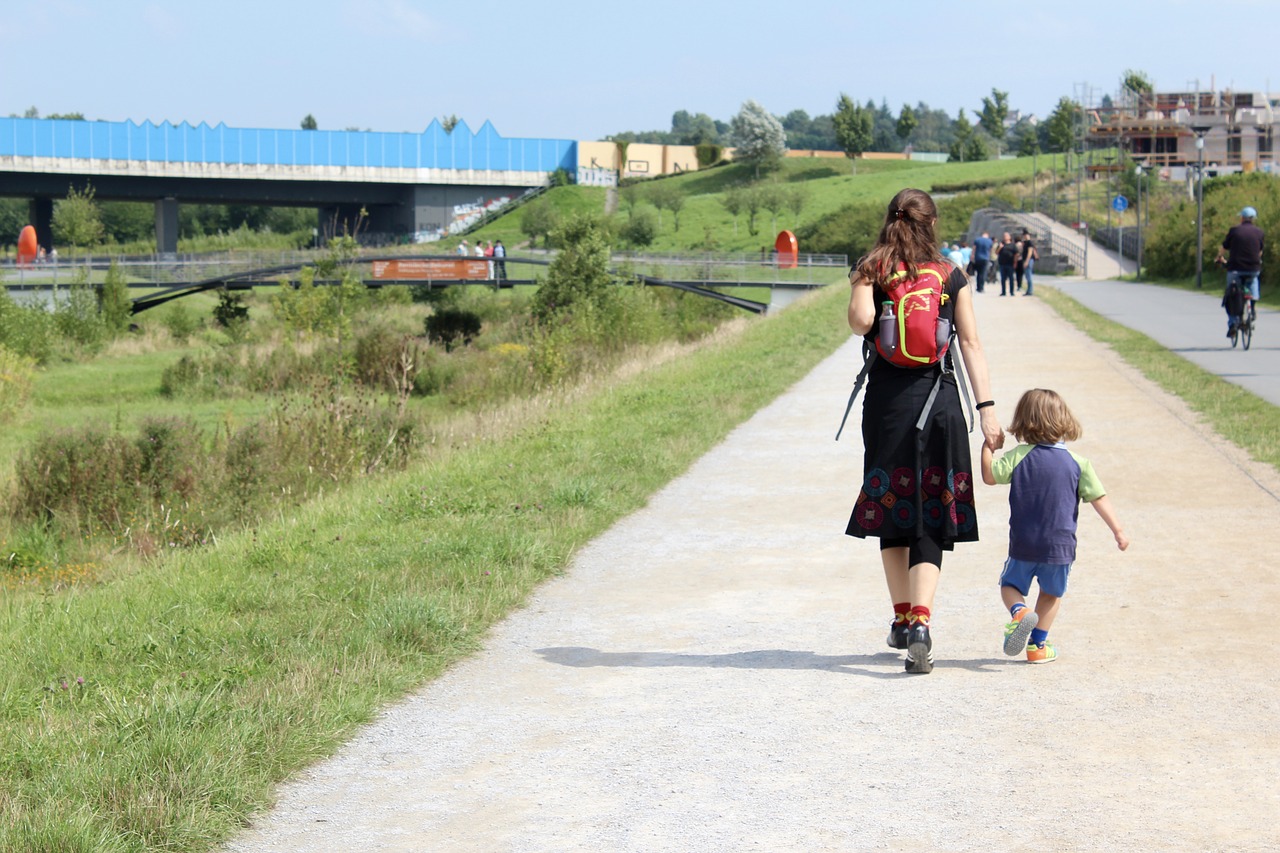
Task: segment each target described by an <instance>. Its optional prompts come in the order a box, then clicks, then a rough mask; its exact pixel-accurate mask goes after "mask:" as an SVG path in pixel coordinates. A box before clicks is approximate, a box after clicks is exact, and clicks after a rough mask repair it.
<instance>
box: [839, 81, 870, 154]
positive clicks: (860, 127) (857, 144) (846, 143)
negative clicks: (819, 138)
mask: <svg viewBox="0 0 1280 853" xmlns="http://www.w3.org/2000/svg"><path fill="white" fill-rule="evenodd" d="M832 121H834V122H835V126H836V144H837V145H839V146H840V150H842V151H844V153H845V156H846V157H848V158H849V160H850V162H852V161H853V159H854V158H855V157H857V156H858V155H859V154H861V153H862V152H863V151H866V150H867V148H868V147H869V146H870V145H871V140H872V134H873V132H874V118H873V117H872V115H871V113H870V112H868V111H867V109H866V108H865V107H861V106H858V105H857V104H855V103H854V102H853V99H852V98H850V97H849V96H848V95H846V94H844V93H843V92H841V93H840V97H839V99H838V100H837V101H836V112H835V115H834V116H832ZM853 171H854V174H857V172H858V166H857V164H856V163H855V164H854V165H853Z"/></svg>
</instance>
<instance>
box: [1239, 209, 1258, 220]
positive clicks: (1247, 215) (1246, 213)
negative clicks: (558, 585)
mask: <svg viewBox="0 0 1280 853" xmlns="http://www.w3.org/2000/svg"><path fill="white" fill-rule="evenodd" d="M1240 218H1241V219H1257V218H1258V211H1256V210H1254V209H1253V208H1252V207H1246V208H1245V209H1244V210H1242V211H1240Z"/></svg>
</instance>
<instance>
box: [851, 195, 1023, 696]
mask: <svg viewBox="0 0 1280 853" xmlns="http://www.w3.org/2000/svg"><path fill="white" fill-rule="evenodd" d="M937 218H938V209H937V207H936V206H935V205H934V202H933V199H932V198H930V197H929V194H928V193H926V192H924V191H922V190H918V189H904V190H902V191H901V192H899V193H898V194H897V195H896V196H894V197H893V200H892V201H890V202H889V206H888V210H887V212H886V215H885V220H884V224H883V226H882V227H881V229H880V234H879V237H878V239H877V240H876V243H875V245H874V247H873V248H872V249H871V251H870V252H869V253H867V255H866V256H865V257H863V258H862V259H861V260H859V261H858V263H857V264H856V265H855V266H854V268H853V270H852V272H851V273H850V276H849V283H850V286H851V291H852V292H851V294H850V298H849V327H850V328H851V329H852V330H853V331H854V333H855V334H858V335H862V336H863V337H864V339H865V342H866V344H867V346H868V347H870V348H871V349H869V350H868V352H869V353H873V355H871V356H869V358H870V361H869V364H868V366H867V369H866V378H867V386H866V396H865V398H864V400H863V408H862V440H863V448H864V451H863V478H862V484H861V488H860V490H859V492H858V497H857V500H856V502H855V505H854V508H853V512H852V514H851V515H850V518H849V524H848V526H847V528H846V530H845V532H846V533H847V534H848V535H849V536H854V537H857V538H860V539H868V538H870V539H879V540H880V560H881V563H882V564H883V567H884V574H885V581H886V584H887V585H888V588H889V598H890V601H891V603H892V604H893V611H894V616H893V622H892V623H891V625H890V629H889V638H888V641H889V645H890V646H891V647H893V648H897V649H905V650H906V652H907V658H906V670H907V672H914V673H927V672H930V671H931V670H932V669H933V637H932V635H931V633H930V620H931V618H932V613H933V602H934V594H935V592H936V591H937V587H938V580H939V578H940V576H941V573H942V555H943V552H944V551H950V550H952V548H953V546H954V544H955V543H956V542H972V541H976V540H977V538H978V524H977V516H976V514H975V512H974V503H973V473H972V472H973V466H972V462H971V459H970V451H969V431H968V426H967V424H966V422H965V412H964V409H963V407H962V405H961V402H960V393H959V390H958V386H957V376H956V373H955V369H954V367H955V365H954V362H953V358H952V355H951V353H950V351H949V349H945V348H944V347H942V346H941V339H943V338H944V337H946V338H947V339H948V340H949V339H950V338H949V335H946V336H944V335H943V334H941V333H936V332H935V330H934V329H933V328H930V329H928V331H927V334H928V338H929V343H928V346H930V347H936V349H937V350H938V351H937V352H933V353H931V354H932V355H935V356H939V355H940V357H939V358H937V360H936V361H934V362H933V363H931V364H927V365H925V366H918V367H902V366H899V365H898V364H896V363H895V360H896V356H895V355H891V354H890V353H891V352H892V353H896V352H897V351H898V344H899V343H900V342H899V341H897V339H896V332H895V331H893V330H895V329H897V328H898V324H897V323H896V322H894V318H893V317H892V316H891V315H889V314H888V312H889V311H890V310H892V308H893V305H894V302H893V301H892V300H890V299H889V293H890V292H892V293H894V294H896V295H897V296H898V297H899V299H900V300H903V301H905V300H906V299H908V298H910V299H911V300H912V308H913V310H917V311H919V312H920V314H921V315H922V316H926V317H927V316H929V315H930V313H931V312H934V311H936V314H934V316H935V317H936V318H937V319H936V325H937V326H938V327H939V328H946V329H947V331H948V332H949V331H950V328H949V327H944V326H942V323H943V322H944V321H945V322H949V323H951V324H953V326H952V327H953V328H954V329H955V332H956V335H957V340H958V341H959V344H960V350H961V353H962V354H963V356H964V365H965V368H966V372H967V373H968V377H969V384H970V386H972V388H973V391H974V395H975V397H976V398H977V399H979V400H982V401H983V402H981V403H979V404H978V406H977V408H978V413H979V416H980V420H981V425H982V435H983V438H984V440H985V441H986V442H987V443H988V444H990V445H991V446H992V447H993V448H999V447H1002V446H1003V445H1004V431H1003V430H1002V429H1001V428H1000V422H999V420H998V419H997V417H996V414H995V408H994V406H995V404H994V403H993V402H992V401H991V400H990V399H989V398H988V395H989V394H990V390H991V383H990V380H989V378H988V376H987V361H986V356H985V355H984V354H983V349H982V342H981V341H980V339H979V337H978V326H977V322H976V319H975V316H974V311H973V296H972V294H971V291H970V288H969V281H968V278H967V277H966V276H965V274H964V271H963V270H960V269H957V268H955V267H954V266H952V265H951V264H950V263H949V262H948V261H946V260H945V259H944V258H943V257H942V256H941V255H940V254H939V251H938V242H937V239H936V237H935V233H934V228H935V224H936V222H937ZM930 279H932V282H930ZM902 282H905V283H906V284H908V285H909V287H908V288H906V289H907V290H908V291H910V292H911V293H910V296H903V295H902V290H903V286H902ZM926 287H928V288H931V289H930V290H929V294H930V297H931V298H934V301H932V302H925V301H917V300H918V298H919V295H920V293H921V292H923V289H924V288H926ZM917 288H920V289H919V290H917ZM935 297H936V298H935ZM900 304H902V303H901V302H900ZM922 309H928V310H922ZM882 319H884V320H885V321H886V322H883V323H882V322H881V320H882ZM935 334H936V337H937V338H938V339H939V340H938V342H937V344H935V342H934V339H935ZM886 336H893V340H889V339H887V338H886ZM921 351H922V352H923V351H924V350H921ZM874 353H879V355H878V356H877V355H874ZM855 394H856V389H855Z"/></svg>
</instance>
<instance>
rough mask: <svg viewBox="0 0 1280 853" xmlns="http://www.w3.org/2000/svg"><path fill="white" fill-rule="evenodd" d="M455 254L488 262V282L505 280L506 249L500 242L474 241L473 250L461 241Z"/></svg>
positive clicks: (465, 242) (464, 240)
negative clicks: (483, 259)
mask: <svg viewBox="0 0 1280 853" xmlns="http://www.w3.org/2000/svg"><path fill="white" fill-rule="evenodd" d="M456 251H457V253H458V254H459V255H462V256H463V257H473V256H474V257H477V258H485V259H487V260H488V262H489V280H490V281H505V280H506V278H507V260H506V258H507V249H506V247H505V246H503V245H502V241H501V240H485V241H480V240H477V241H476V245H475V247H474V248H472V247H470V246H469V245H468V243H467V241H466V239H463V240H462V241H461V242H460V243H458V248H457V250H456Z"/></svg>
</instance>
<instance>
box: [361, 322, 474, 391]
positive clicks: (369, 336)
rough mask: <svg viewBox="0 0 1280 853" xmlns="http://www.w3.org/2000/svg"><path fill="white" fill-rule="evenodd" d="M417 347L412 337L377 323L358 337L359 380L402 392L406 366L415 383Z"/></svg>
mask: <svg viewBox="0 0 1280 853" xmlns="http://www.w3.org/2000/svg"><path fill="white" fill-rule="evenodd" d="M476 322H477V323H479V320H478V319H477V321H476ZM429 323H430V320H428V324H429ZM428 328H429V326H428ZM417 350H418V347H417V346H415V345H414V342H413V339H412V338H409V337H406V336H405V335H401V334H398V333H396V332H395V331H393V330H392V329H390V328H388V327H387V326H374V327H373V328H371V329H368V330H367V331H365V332H364V333H363V334H361V335H360V336H359V337H358V338H357V339H356V351H355V372H356V380H357V381H359V382H360V383H362V384H364V385H367V386H369V387H370V388H381V389H384V390H387V391H391V392H393V393H394V392H399V391H401V390H403V385H404V383H405V381H406V376H405V372H406V369H407V370H408V376H409V378H410V384H412V380H411V377H412V376H413V374H414V372H415V371H414V367H413V366H414V364H415V363H416V362H417V356H418V352H417Z"/></svg>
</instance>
